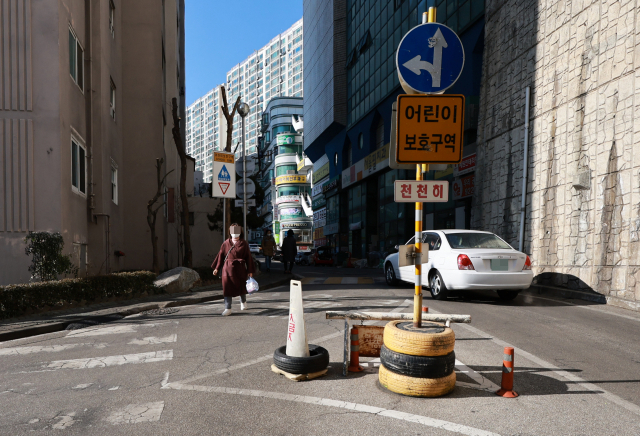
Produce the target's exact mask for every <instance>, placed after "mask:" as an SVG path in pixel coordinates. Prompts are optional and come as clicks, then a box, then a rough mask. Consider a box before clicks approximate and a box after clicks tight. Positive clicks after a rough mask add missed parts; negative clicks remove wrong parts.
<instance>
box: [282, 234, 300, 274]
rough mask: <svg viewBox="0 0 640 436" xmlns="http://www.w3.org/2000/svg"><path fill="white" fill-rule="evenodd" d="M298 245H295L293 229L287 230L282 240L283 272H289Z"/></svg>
mask: <svg viewBox="0 0 640 436" xmlns="http://www.w3.org/2000/svg"><path fill="white" fill-rule="evenodd" d="M296 254H298V247H297V246H296V237H295V236H294V235H293V230H289V231H288V232H287V237H286V238H284V240H283V241H282V261H283V262H284V272H285V273H289V274H290V273H291V270H292V269H293V262H294V261H295V260H296Z"/></svg>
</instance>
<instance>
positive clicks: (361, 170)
mask: <svg viewBox="0 0 640 436" xmlns="http://www.w3.org/2000/svg"><path fill="white" fill-rule="evenodd" d="M388 166H389V144H387V145H385V146H384V147H380V148H379V149H377V150H376V151H374V152H373V153H371V154H370V155H368V156H367V157H365V158H364V159H362V160H360V161H358V162H356V163H355V164H354V165H351V166H350V167H349V168H347V169H346V170H344V171H342V187H343V188H346V187H347V186H349V185H353V184H354V183H356V182H357V181H359V180H362V179H363V178H364V177H367V176H370V175H371V174H374V173H376V172H378V171H380V170H382V169H384V168H387V167H388Z"/></svg>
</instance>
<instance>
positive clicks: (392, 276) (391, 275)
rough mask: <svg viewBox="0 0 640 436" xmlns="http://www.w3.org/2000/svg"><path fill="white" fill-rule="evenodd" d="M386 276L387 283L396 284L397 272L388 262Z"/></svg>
mask: <svg viewBox="0 0 640 436" xmlns="http://www.w3.org/2000/svg"><path fill="white" fill-rule="evenodd" d="M384 278H385V280H386V281H387V285H389V286H396V285H397V284H398V279H397V278H396V272H395V271H394V270H393V266H392V265H391V264H390V263H388V264H387V266H386V267H385V270H384Z"/></svg>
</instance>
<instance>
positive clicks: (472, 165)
mask: <svg viewBox="0 0 640 436" xmlns="http://www.w3.org/2000/svg"><path fill="white" fill-rule="evenodd" d="M475 170H476V154H475V153H473V154H470V155H469V156H467V157H463V158H462V162H460V163H459V164H457V165H455V166H454V167H453V175H454V177H459V176H462V175H464V174H469V173H471V172H473V171H475Z"/></svg>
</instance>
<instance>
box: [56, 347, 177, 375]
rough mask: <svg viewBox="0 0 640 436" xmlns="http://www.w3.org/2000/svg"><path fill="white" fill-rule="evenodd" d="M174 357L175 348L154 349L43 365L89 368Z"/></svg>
mask: <svg viewBox="0 0 640 436" xmlns="http://www.w3.org/2000/svg"><path fill="white" fill-rule="evenodd" d="M172 359H173V350H163V351H152V352H149V353H138V354H123V355H119V356H105V357H90V358H85V359H70V360H55V361H53V362H50V363H49V364H45V365H43V368H47V369H49V370H58V369H89V368H104V367H107V366H119V365H126V364H139V363H154V362H162V361H167V360H172Z"/></svg>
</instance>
